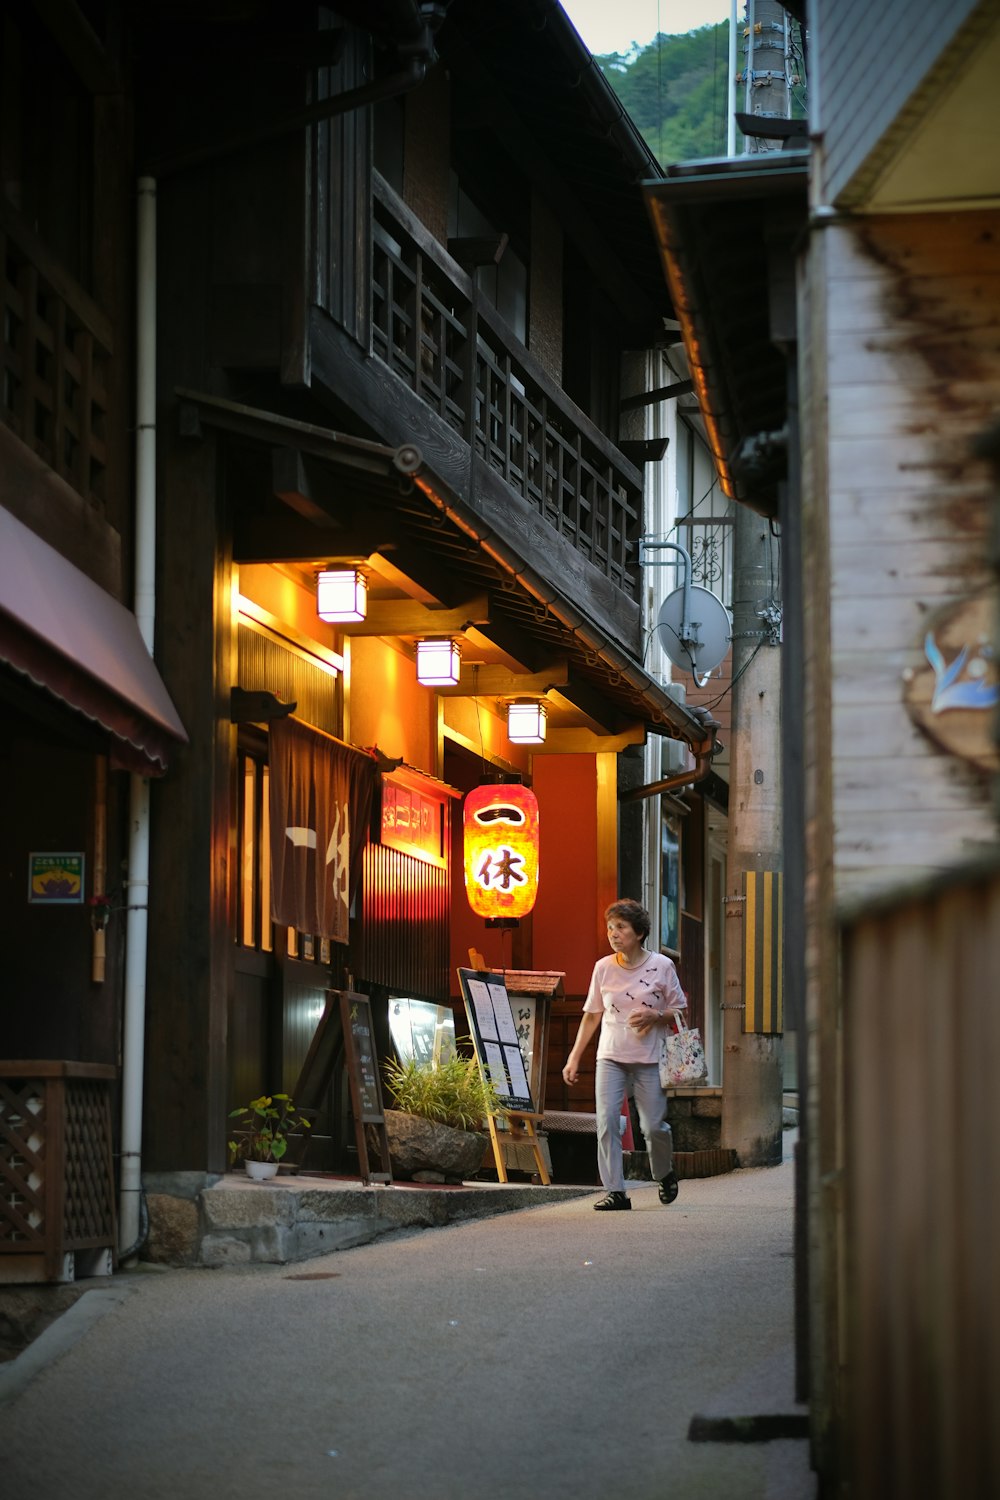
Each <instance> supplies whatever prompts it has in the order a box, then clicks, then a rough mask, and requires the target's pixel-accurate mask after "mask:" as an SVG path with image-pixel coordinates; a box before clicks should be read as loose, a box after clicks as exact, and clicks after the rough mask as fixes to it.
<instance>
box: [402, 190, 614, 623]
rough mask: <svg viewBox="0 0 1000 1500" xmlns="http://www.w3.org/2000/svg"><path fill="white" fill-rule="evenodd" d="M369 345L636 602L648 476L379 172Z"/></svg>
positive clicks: (561, 534) (548, 522)
mask: <svg viewBox="0 0 1000 1500" xmlns="http://www.w3.org/2000/svg"><path fill="white" fill-rule="evenodd" d="M372 349H373V351H374V353H375V355H376V356H377V358H378V359H380V360H381V361H382V362H383V363H384V364H385V365H387V366H388V367H389V369H391V370H392V371H393V372H394V373H395V374H396V375H397V376H398V378H399V379H400V380H402V381H404V382H405V384H406V385H408V386H409V387H410V389H411V390H412V391H414V392H415V393H416V395H418V396H419V397H420V399H421V400H422V401H424V402H425V403H426V404H427V405H428V406H430V407H431V408H432V410H433V411H434V412H435V413H436V414H437V415H438V416H439V417H440V418H441V419H442V421H444V422H446V423H447V424H448V425H449V426H450V427H452V428H454V429H455V430H456V431H457V432H458V433H459V434H461V436H462V437H463V438H464V440H465V441H466V443H468V444H469V446H470V447H472V448H473V449H474V450H475V452H476V453H477V454H478V455H479V456H480V458H482V459H483V460H484V461H485V462H486V463H487V464H489V466H490V468H491V469H493V470H494V471H495V472H496V473H498V474H500V475H501V476H502V478H503V479H504V480H505V481H506V483H507V484H508V485H509V486H510V487H511V489H513V490H514V491H516V493H517V494H519V495H521V496H523V498H524V499H525V500H526V501H527V502H528V504H529V505H530V506H531V507H532V508H533V509H534V510H536V511H537V512H538V514H539V515H540V516H542V517H543V519H544V520H545V521H546V523H547V524H548V525H550V526H551V527H552V528H553V530H554V531H556V532H558V533H559V535H560V536H563V537H565V538H566V540H567V541H568V542H570V543H571V544H572V545H573V546H574V547H575V548H576V549H577V551H578V552H581V553H582V554H583V555H584V556H585V557H586V558H587V559H588V561H590V562H591V563H593V565H594V566H595V567H596V568H598V569H599V570H600V571H601V572H602V573H603V574H604V575H605V577H607V578H609V579H610V580H611V582H612V583H613V584H614V585H615V587H616V588H619V589H621V590H622V591H623V593H625V594H626V595H628V597H630V598H635V597H636V593H637V588H638V576H639V575H638V538H639V533H640V531H641V529H642V475H641V474H640V473H638V472H637V471H636V470H635V469H634V468H633V467H632V465H631V464H630V463H629V462H628V461H627V460H626V459H625V457H624V456H623V454H622V453H621V451H620V450H619V449H618V448H616V447H615V446H614V444H612V443H611V442H609V441H608V439H607V438H606V437H605V436H604V434H603V433H602V432H601V431H600V430H599V429H598V428H597V427H596V426H595V425H594V423H593V422H591V420H590V419H589V417H588V416H587V415H586V413H585V412H583V411H581V410H580V408H579V407H577V406H576V405H575V404H574V403H573V402H572V401H571V400H570V398H569V397H568V396H567V395H566V393H565V392H564V391H563V390H562V389H561V388H560V387H559V386H558V385H556V384H555V382H554V381H553V380H552V379H551V377H550V376H549V375H548V374H547V372H546V371H545V370H544V369H543V368H542V367H541V366H540V365H539V364H538V362H537V361H536V360H535V359H534V358H533V356H532V355H531V354H530V353H529V352H528V350H527V349H526V348H525V346H524V345H523V344H522V343H521V342H520V340H519V339H518V338H517V337H516V336H515V334H514V333H513V332H512V331H511V329H510V328H509V327H508V326H507V324H506V323H505V322H504V320H503V319H502V318H501V317H500V316H499V315H498V314H497V313H496V312H495V311H494V310H493V309H492V308H491V307H490V306H489V305H488V303H487V302H486V301H485V299H483V298H480V297H477V296H476V294H475V291H474V287H473V283H472V280H471V279H470V277H469V276H468V275H467V274H466V273H465V272H464V271H463V270H462V269H461V268H460V267H459V266H458V265H457V264H456V263H455V262H454V261H452V260H451V259H450V257H449V256H448V255H447V254H446V253H445V252H444V250H443V249H442V248H441V246H440V245H438V244H437V243H436V241H435V240H433V239H432V238H431V236H430V235H429V234H428V233H427V231H426V230H425V229H424V228H423V226H422V225H420V223H419V222H418V221H417V220H416V219H415V218H414V217H413V216H412V215H411V214H410V213H409V211H408V210H407V208H406V206H405V205H404V204H403V203H402V202H401V201H400V200H399V199H397V198H396V196H395V194H394V193H393V192H392V190H391V189H390V188H389V187H388V186H387V185H386V184H385V183H384V182H382V180H381V179H379V178H378V177H376V181H375V222H374V226H373V250H372Z"/></svg>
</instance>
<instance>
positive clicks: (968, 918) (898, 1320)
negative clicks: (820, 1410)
mask: <svg viewBox="0 0 1000 1500" xmlns="http://www.w3.org/2000/svg"><path fill="white" fill-rule="evenodd" d="M841 938H842V950H841V951H842V958H843V991H842V993H843V1009H842V1014H841V1016H840V1018H839V1019H840V1031H839V1035H840V1036H841V1037H842V1045H843V1058H842V1062H841V1061H840V1059H838V1060H837V1065H836V1069H835V1072H834V1069H833V1068H831V1070H830V1071H831V1073H834V1076H835V1079H836V1085H837V1088H836V1096H837V1119H836V1121H835V1122H834V1123H835V1128H836V1138H837V1140H838V1142H839V1143H840V1160H838V1161H837V1162H836V1164H835V1171H834V1172H833V1173H831V1179H830V1183H829V1187H828V1189H827V1193H828V1196H827V1198H826V1199H825V1202H826V1203H827V1205H828V1207H829V1211H830V1213H831V1219H832V1222H831V1223H830V1225H829V1228H828V1232H827V1236H826V1246H825V1248H826V1249H827V1251H828V1253H829V1254H831V1255H832V1256H835V1257H836V1259H837V1261H838V1262H839V1264H838V1266H837V1267H836V1282H837V1286H838V1287H839V1289H840V1297H841V1299H842V1305H841V1307H840V1308H839V1309H838V1314H839V1315H838V1317H837V1325H836V1326H837V1327H838V1328H839V1329H840V1330H841V1347H840V1348H839V1349H838V1350H837V1351H835V1355H836V1364H837V1367H838V1368H839V1369H840V1370H841V1371H843V1372H845V1373H844V1378H845V1384H844V1387H843V1389H842V1392H841V1396H842V1400H843V1409H842V1411H841V1413H840V1417H841V1431H842V1432H844V1433H849V1434H850V1443H851V1448H852V1450H853V1454H854V1472H853V1473H851V1474H850V1475H849V1476H848V1489H849V1493H850V1494H851V1495H852V1496H857V1497H858V1500H894V1497H897V1496H898V1497H903V1496H909V1495H913V1494H916V1493H918V1492H920V1493H926V1494H929V1495H942V1496H945V1495H948V1496H951V1495H984V1496H985V1495H996V1494H998V1493H1000V1428H998V1426H997V1423H996V1421H995V1413H996V1410H997V1400H998V1396H1000V1299H998V1297H997V1294H996V1268H997V1258H998V1254H1000V1230H998V1216H997V1208H996V1193H995V1184H996V1182H997V1180H998V1177H1000V1091H998V1089H997V1084H996V1059H997V1057H998V1056H1000V1007H998V1005H997V985H998V980H997V976H998V975H1000V869H998V868H996V867H994V868H993V869H992V870H990V871H986V872H979V873H977V872H970V873H968V874H966V875H960V876H958V877H955V878H952V879H945V880H943V881H941V882H939V883H938V885H937V886H936V887H931V888H929V889H928V890H926V891H925V892H918V893H915V894H913V895H911V896H901V897H899V898H897V899H896V900H894V901H892V902H891V903H890V902H886V903H885V904H884V905H882V906H880V907H879V908H878V909H869V910H868V911H867V912H865V913H863V914H862V915H860V916H858V917H856V918H854V919H852V920H850V921H848V922H846V923H845V925H844V926H843V928H842V932H841ZM824 1099H825V1107H826V1108H827V1109H830V1108H831V1107H832V1101H831V1100H830V1099H829V1096H824ZM887 1393H889V1395H890V1396H891V1399H887ZM845 1461H846V1460H845ZM848 1489H845V1490H844V1491H843V1493H847V1492H848Z"/></svg>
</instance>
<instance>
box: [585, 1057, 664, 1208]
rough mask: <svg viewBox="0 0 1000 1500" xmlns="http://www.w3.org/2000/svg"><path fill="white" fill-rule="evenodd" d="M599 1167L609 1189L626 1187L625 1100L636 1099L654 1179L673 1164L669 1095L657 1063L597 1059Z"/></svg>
mask: <svg viewBox="0 0 1000 1500" xmlns="http://www.w3.org/2000/svg"><path fill="white" fill-rule="evenodd" d="M595 1093H596V1099H597V1170H598V1172H599V1173H600V1175H601V1182H602V1183H603V1184H604V1186H605V1188H606V1189H607V1190H608V1192H610V1193H622V1192H624V1191H625V1177H624V1175H623V1172H622V1134H621V1116H622V1114H623V1109H622V1100H623V1099H624V1098H625V1095H626V1093H630V1094H631V1095H632V1097H633V1098H634V1099H635V1103H636V1108H637V1109H638V1111H639V1124H640V1125H641V1126H642V1133H643V1136H644V1137H645V1140H646V1148H647V1150H648V1151H649V1166H650V1171H651V1172H652V1175H653V1181H654V1182H659V1181H660V1180H661V1179H662V1178H664V1177H666V1175H667V1173H668V1172H669V1171H671V1169H672V1168H673V1164H674V1142H673V1136H672V1134H671V1131H670V1126H669V1125H668V1124H667V1118H666V1117H667V1096H666V1094H665V1093H664V1091H663V1088H662V1086H661V1084H660V1070H659V1067H658V1066H657V1064H656V1063H620V1062H614V1061H613V1060H612V1059H611V1058H610V1057H599V1058H598V1059H597V1083H596V1089H595Z"/></svg>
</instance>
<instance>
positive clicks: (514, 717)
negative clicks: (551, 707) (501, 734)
mask: <svg viewBox="0 0 1000 1500" xmlns="http://www.w3.org/2000/svg"><path fill="white" fill-rule="evenodd" d="M547 713H548V710H547V709H546V707H545V704H544V703H541V702H538V701H537V700H535V699H532V700H531V701H530V702H527V703H508V705H507V738H508V739H509V740H510V742H511V744H512V745H541V744H543V743H544V741H545V718H546V714H547Z"/></svg>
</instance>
